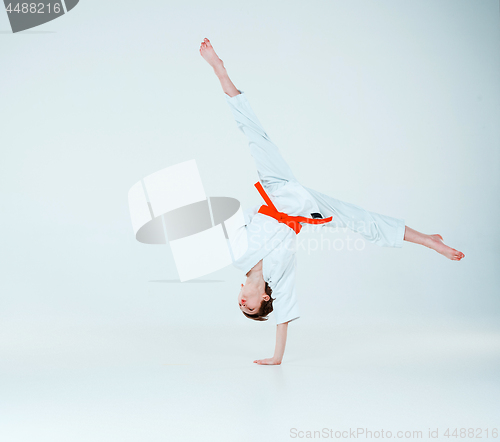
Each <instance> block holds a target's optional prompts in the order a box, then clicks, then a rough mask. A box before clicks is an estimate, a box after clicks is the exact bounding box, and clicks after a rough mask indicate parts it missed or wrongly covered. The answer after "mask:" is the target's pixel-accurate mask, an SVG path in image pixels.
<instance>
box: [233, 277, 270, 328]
mask: <svg viewBox="0 0 500 442" xmlns="http://www.w3.org/2000/svg"><path fill="white" fill-rule="evenodd" d="M272 293H273V291H272V290H271V287H269V285H268V284H267V282H266V283H265V289H264V293H259V291H257V290H255V289H253V288H252V287H250V288H249V287H248V286H245V285H243V284H241V290H240V293H239V294H238V304H239V306H240V310H241V311H242V312H243V314H244V315H245V316H246V317H247V318H250V319H253V320H255V321H267V315H269V313H271V312H272V311H273V301H274V299H275V298H271V294H272Z"/></svg>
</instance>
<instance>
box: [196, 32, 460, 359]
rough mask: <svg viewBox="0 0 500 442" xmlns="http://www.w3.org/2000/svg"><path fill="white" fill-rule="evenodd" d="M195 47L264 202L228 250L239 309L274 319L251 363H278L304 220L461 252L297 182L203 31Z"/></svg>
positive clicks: (294, 306)
mask: <svg viewBox="0 0 500 442" xmlns="http://www.w3.org/2000/svg"><path fill="white" fill-rule="evenodd" d="M200 54H201V56H202V57H203V58H204V59H205V60H206V61H207V62H208V63H209V64H210V66H212V68H213V69H214V72H215V74H216V75H217V77H218V78H219V80H220V83H221V86H222V89H223V91H224V92H225V93H226V96H225V98H226V101H227V103H228V104H229V106H230V108H231V111H232V113H233V116H234V118H235V119H236V123H237V125H238V128H239V129H240V130H241V131H242V132H243V133H244V134H245V135H246V136H247V137H248V139H249V146H250V153H251V155H252V156H253V158H254V160H255V164H256V166H257V172H258V175H259V181H260V182H259V183H257V184H256V185H255V186H256V187H257V190H258V191H259V193H260V194H261V196H262V198H263V199H264V201H265V203H266V204H264V205H262V206H261V207H260V208H259V207H257V208H254V209H252V210H249V211H246V212H245V225H243V226H241V232H240V233H241V235H239V238H242V237H243V238H244V240H245V241H244V242H245V247H244V253H240V254H237V253H236V255H235V253H234V251H235V250H236V249H237V244H232V246H234V248H233V262H234V265H235V266H236V267H237V268H239V269H241V270H243V271H244V272H245V274H246V281H245V284H241V290H240V292H239V294H238V305H239V307H240V309H241V311H242V312H243V314H244V315H245V316H246V317H248V318H250V319H254V320H256V321H264V320H267V315H268V314H269V313H271V312H272V311H274V316H275V318H276V324H277V330H276V348H275V351H274V356H273V357H272V358H268V359H259V360H255V361H254V362H255V363H257V364H262V365H279V364H281V361H282V359H283V354H284V352H285V344H286V335H287V328H288V323H289V322H290V321H293V320H295V319H297V318H298V317H299V310H298V303H297V297H296V293H295V262H296V261H295V243H296V235H297V234H298V233H299V231H300V229H301V227H302V225H303V224H324V223H335V225H336V226H339V227H348V228H349V229H351V230H353V231H354V232H357V233H359V234H360V235H362V236H363V237H364V238H365V239H366V240H368V241H370V242H372V243H375V244H378V245H380V246H385V247H402V246H403V240H404V241H409V242H413V243H416V244H421V245H423V246H426V247H429V248H431V249H433V250H435V251H436V252H438V253H440V254H442V255H444V256H446V257H447V258H449V259H451V260H454V261H460V260H461V259H462V258H463V257H464V256H465V255H464V254H463V253H462V252H459V251H457V250H455V249H452V248H451V247H448V246H447V245H445V244H444V243H443V238H442V237H441V235H437V234H435V235H426V234H424V233H420V232H417V231H416V230H413V229H411V228H410V227H408V226H406V225H405V223H404V221H403V220H402V219H398V218H393V217H390V216H385V215H380V214H378V213H374V212H369V211H367V210H364V209H363V208H361V207H359V206H356V205H354V204H349V203H345V202H343V201H339V200H337V199H335V198H332V197H329V196H327V195H324V194H322V193H320V192H317V191H315V190H313V189H309V188H306V187H303V186H302V185H301V184H300V183H299V182H298V181H297V179H296V178H295V177H294V175H293V173H292V171H291V170H290V168H289V166H288V165H287V163H286V162H285V160H284V159H283V158H282V157H281V155H280V153H279V150H278V148H277V147H276V145H275V144H274V143H273V142H272V141H271V140H270V138H269V136H268V135H267V133H266V132H265V131H264V129H263V128H262V125H261V124H260V122H259V120H258V119H257V117H256V116H255V114H254V112H253V110H252V108H251V107H250V104H249V102H248V100H247V98H246V95H245V94H244V92H243V91H240V90H238V89H236V87H235V86H234V84H233V83H232V82H231V80H230V79H229V76H228V75H227V72H226V69H225V68H224V64H223V62H222V60H221V59H220V58H219V57H218V56H217V54H216V53H215V51H214V49H213V47H212V45H211V44H210V41H209V40H208V39H207V38H205V39H204V41H203V42H202V43H201V47H200ZM237 236H238V235H237Z"/></svg>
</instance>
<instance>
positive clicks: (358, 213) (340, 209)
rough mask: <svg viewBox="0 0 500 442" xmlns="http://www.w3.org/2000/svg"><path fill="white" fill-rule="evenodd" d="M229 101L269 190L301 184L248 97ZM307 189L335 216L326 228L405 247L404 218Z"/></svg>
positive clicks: (326, 214) (322, 208)
mask: <svg viewBox="0 0 500 442" xmlns="http://www.w3.org/2000/svg"><path fill="white" fill-rule="evenodd" d="M240 92H241V93H242V94H243V92H242V91H240ZM226 100H227V101H228V102H229V103H230V104H231V108H232V111H233V114H234V116H235V118H236V122H237V124H238V127H239V128H240V129H241V130H242V132H243V133H245V135H246V136H247V137H248V139H249V146H250V152H251V154H252V157H253V158H254V161H255V165H256V167H257V172H258V174H259V178H260V181H261V183H262V185H263V187H264V188H265V189H266V191H267V192H268V193H272V192H273V191H275V190H276V189H278V188H280V187H281V186H283V185H285V184H287V183H288V182H290V181H292V182H295V183H297V184H299V183H298V181H297V179H296V178H295V176H294V175H293V173H292V170H291V169H290V167H289V166H288V164H287V163H286V161H285V160H284V159H283V157H282V156H281V154H280V152H279V150H278V147H277V146H276V145H275V144H274V143H273V142H272V141H271V140H270V138H269V136H268V135H267V134H266V132H265V131H264V129H263V127H262V125H261V124H260V122H259V120H258V119H257V117H256V116H255V114H254V112H253V110H252V109H251V107H250V105H249V103H248V101H247V99H246V96H244V95H241V94H240V95H237V96H236V97H231V98H228V96H226ZM300 187H302V186H300ZM304 189H306V190H307V191H308V192H309V193H310V194H311V195H312V197H313V198H314V200H315V202H316V204H317V205H318V207H319V209H320V213H321V214H322V215H323V217H324V218H328V217H329V216H333V221H332V222H331V223H328V224H325V225H327V226H328V225H334V226H336V227H341V228H343V227H347V228H349V229H350V230H352V231H354V232H356V233H359V234H360V235H361V236H363V238H365V239H366V240H367V241H369V242H372V243H374V244H377V245H379V246H384V247H402V246H403V238H404V233H405V222H404V220H403V219H399V218H393V217H391V216H387V215H381V214H379V213H375V212H369V211H367V210H365V209H363V208H362V207H359V206H357V205H355V204H351V203H346V202H344V201H340V200H338V199H335V198H332V197H331V196H328V195H325V194H323V193H320V192H318V191H316V190H313V189H309V188H307V187H304ZM297 197H299V195H297Z"/></svg>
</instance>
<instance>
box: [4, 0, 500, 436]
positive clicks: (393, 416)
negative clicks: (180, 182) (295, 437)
mask: <svg viewBox="0 0 500 442" xmlns="http://www.w3.org/2000/svg"><path fill="white" fill-rule="evenodd" d="M0 30H1V33H0V51H1V52H0V53H1V56H2V58H1V60H2V70H1V72H2V73H1V81H0V112H1V124H2V126H1V127H2V129H1V132H0V143H1V144H0V146H1V154H2V155H1V161H0V204H1V207H2V212H1V213H2V216H1V218H0V228H1V232H2V234H1V237H0V238H1V243H0V248H1V251H2V252H1V255H0V269H1V270H0V272H1V273H0V275H1V278H0V292H1V295H0V296H1V307H0V331H1V334H0V357H1V364H0V382H1V383H2V386H1V391H2V393H1V395H0V406H1V408H2V409H1V410H0V412H1V415H2V418H1V419H0V439H2V440H6V441H23V442H24V441H37V442H38V441H42V440H43V441H45V440H47V441H49V440H50V441H59V440H61V441H62V440H64V441H67V440H72V441H77V440H82V441H83V440H85V441H88V440H92V441H100V440H102V441H115V440H116V441H136V440H145V441H156V440H158V441H160V440H161V441H163V440H169V441H170V440H180V441H183V440H200V441H205V440H218V441H225V440H227V441H234V440H244V441H246V440H249V441H254V440H266V441H267V440H273V441H280V440H290V435H291V433H290V429H291V428H297V429H301V430H321V429H322V428H324V427H327V428H332V429H340V430H345V429H348V428H350V427H352V428H356V427H369V428H371V429H372V430H374V429H380V428H384V429H389V430H391V429H392V430H394V431H395V430H397V429H400V430H414V429H421V430H423V431H424V435H425V434H427V433H426V432H427V431H428V428H429V427H439V428H440V429H442V430H443V431H444V430H445V429H446V427H447V426H450V427H451V426H455V427H467V428H468V427H474V428H476V427H482V428H484V429H486V428H488V427H489V428H492V427H494V426H495V425H496V426H497V428H498V427H500V423H499V422H498V415H499V414H498V412H499V411H500V407H499V399H498V398H499V392H500V385H499V379H498V369H499V354H500V353H499V351H500V331H499V327H498V319H499V307H500V301H499V296H498V293H499V290H498V285H499V282H500V281H499V279H500V278H499V274H498V266H499V261H500V260H499V253H498V248H499V246H500V244H499V237H500V236H499V233H498V231H499V229H498V220H499V215H500V213H499V212H500V210H499V204H498V203H499V199H498V194H499V191H500V186H499V184H500V168H499V166H500V151H499V140H500V137H499V127H498V122H499V121H500V109H499V104H500V101H499V98H500V94H499V85H500V83H499V77H500V75H499V74H500V69H499V68H500V64H499V53H500V52H499V5H498V2H497V1H490V0H480V1H477V0H474V1H473V0H468V1H462V0H460V1H459V0H453V1H443V0H439V1H430V0H429V1H423V0H422V1H401V0H398V1H388V0H379V1H376V2H375V1H361V0H355V1H353V0H349V1H347V0H343V1H307V2H298V1H295V0H294V1H291V2H278V1H272V2H264V1H254V2H235V1H210V2H201V1H196V2H195V1H189V2H173V1H159V0H156V1H148V2H133V1H124V0H122V1H117V0H114V1H106V2H97V1H91V0H82V1H81V2H80V3H79V4H78V5H77V6H76V7H75V9H73V10H72V11H70V12H69V13H68V14H67V15H65V16H63V17H61V18H59V19H57V20H55V21H52V22H49V23H47V24H45V25H42V26H39V27H37V28H33V29H31V30H28V31H25V32H22V33H18V34H12V33H11V31H10V26H9V23H8V19H7V14H6V13H4V14H0ZM204 37H208V38H209V39H210V40H211V41H212V44H213V45H214V47H215V49H216V51H217V53H218V55H219V56H220V57H221V59H222V60H223V61H224V64H225V66H226V69H227V70H228V73H229V75H230V77H231V79H232V80H233V82H234V84H235V85H236V87H237V88H239V89H241V90H243V91H244V92H245V93H246V94H247V96H248V98H249V100H250V103H251V105H252V107H253V109H254V110H255V112H256V114H257V115H258V117H259V119H260V121H261V122H262V124H263V126H264V127H265V129H266V132H267V133H268V134H269V135H270V137H271V138H272V139H273V141H274V142H275V143H276V144H277V145H278V146H279V148H280V150H281V152H282V153H283V156H284V157H285V158H286V160H287V161H288V162H289V164H290V165H291V167H292V169H293V170H294V172H295V174H296V176H297V177H298V178H299V180H300V181H301V182H302V183H303V184H304V185H306V186H308V187H312V188H315V189H317V190H319V191H322V192H324V193H327V194H329V195H331V196H334V197H335V198H338V199H340V200H343V201H349V202H352V203H354V204H358V205H360V206H362V207H365V208H366V209H368V210H371V211H375V212H378V213H383V214H387V215H391V216H395V217H398V218H403V219H405V222H406V224H407V225H409V226H410V227H412V228H414V229H417V230H420V231H422V232H424V233H440V234H442V235H443V237H444V239H445V242H446V243H448V244H449V245H451V246H452V247H454V248H457V249H458V250H461V251H463V252H464V253H465V255H466V257H465V259H464V260H463V261H462V262H452V261H449V260H447V259H446V258H444V257H443V256H441V255H439V254H437V253H435V252H433V251H431V250H429V249H427V248H424V247H421V246H417V245H415V244H410V243H406V242H405V243H404V245H403V248H402V249H390V248H381V247H377V246H375V245H373V244H369V243H363V244H364V246H363V250H361V251H355V250H346V248H344V249H342V250H327V248H326V246H324V247H323V249H322V250H317V251H312V250H309V251H308V250H307V247H309V248H315V247H316V243H315V242H314V240H315V239H318V238H320V237H319V236H318V235H317V234H313V233H310V232H304V233H301V236H300V240H301V241H303V244H304V247H306V250H302V251H301V252H299V256H298V266H299V270H298V280H297V288H298V296H299V300H300V308H301V315H302V316H301V318H300V319H299V320H297V321H296V322H295V323H292V324H290V326H289V343H288V347H287V351H286V353H285V358H284V362H283V365H282V366H280V367H260V366H256V365H255V364H252V361H253V360H254V359H256V358H263V357H270V356H272V352H273V348H274V329H275V325H274V318H273V317H271V320H270V321H268V323H264V324H261V323H254V322H252V321H249V320H248V319H246V318H244V316H243V315H242V314H241V313H240V312H239V309H238V306H237V303H236V295H237V292H238V284H239V283H240V282H243V280H244V277H243V275H240V274H239V273H238V271H237V270H236V269H233V268H226V269H223V270H220V271H218V272H216V273H214V274H212V275H209V276H207V277H205V278H202V281H201V282H200V281H199V282H196V283H195V282H191V283H183V284H180V283H176V282H175V280H176V279H178V275H177V272H176V269H175V265H174V262H173V258H172V255H171V252H170V250H169V249H168V247H166V246H149V245H144V244H140V243H138V242H136V241H135V239H134V236H133V231H132V226H131V222H130V216H129V213H128V207H127V192H128V189H129V188H130V187H131V186H132V185H133V184H134V183H135V182H137V181H138V180H139V179H141V178H143V177H144V176H146V175H149V174H151V173H153V172H155V171H157V170H160V169H162V168H164V167H168V166H171V165H174V164H177V163H180V162H182V161H187V160H190V159H196V161H197V164H198V167H199V169H200V173H201V176H202V179H203V183H204V186H205V192H206V194H207V195H209V196H229V197H234V198H237V199H239V200H240V201H241V202H242V203H243V205H245V206H248V205H254V204H258V203H260V197H259V195H258V193H257V192H256V190H255V188H254V187H253V183H254V182H255V181H256V180H257V174H256V172H255V170H254V166H253V162H252V159H251V157H250V155H249V152H248V150H247V142H246V139H245V137H244V136H243V134H242V133H240V132H239V131H238V129H237V128H236V124H235V122H234V120H233V119H232V116H231V113H230V110H229V108H228V106H227V104H226V102H225V99H224V94H223V92H222V90H221V88H220V85H219V83H218V80H217V78H216V77H215V76H214V74H213V72H212V69H211V68H210V67H209V66H208V65H207V64H206V62H205V61H204V60H203V59H202V57H201V56H200V54H199V46H200V43H201V41H202V39H203V38H204ZM324 237H325V238H326V239H325V242H324V243H323V244H330V245H331V244H332V243H333V241H334V240H335V239H339V241H337V242H336V243H335V244H337V246H338V245H339V244H340V240H343V241H344V244H347V243H346V241H347V239H348V238H352V241H351V244H352V243H353V241H354V240H355V239H356V238H358V236H356V235H354V234H352V233H351V234H348V233H343V232H338V233H328V234H325V236H324ZM358 244H359V243H358ZM495 419H496V422H495ZM2 434H4V435H5V437H2ZM483 437H485V433H483Z"/></svg>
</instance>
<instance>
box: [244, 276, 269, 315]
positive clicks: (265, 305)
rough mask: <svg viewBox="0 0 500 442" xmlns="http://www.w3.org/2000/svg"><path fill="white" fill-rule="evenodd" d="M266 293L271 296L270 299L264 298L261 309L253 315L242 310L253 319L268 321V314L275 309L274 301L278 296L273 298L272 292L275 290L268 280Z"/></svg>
mask: <svg viewBox="0 0 500 442" xmlns="http://www.w3.org/2000/svg"><path fill="white" fill-rule="evenodd" d="M265 290H266V295H268V296H269V301H265V300H262V302H261V304H260V309H259V311H258V312H257V313H254V314H253V315H249V314H248V313H245V312H242V313H243V314H244V315H245V316H246V317H247V318H250V319H253V320H254V321H267V319H268V318H267V315H269V313H271V312H272V311H273V301H274V300H275V299H276V298H272V297H271V294H272V293H273V291H272V290H271V287H269V285H268V284H267V282H266V289H265Z"/></svg>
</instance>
